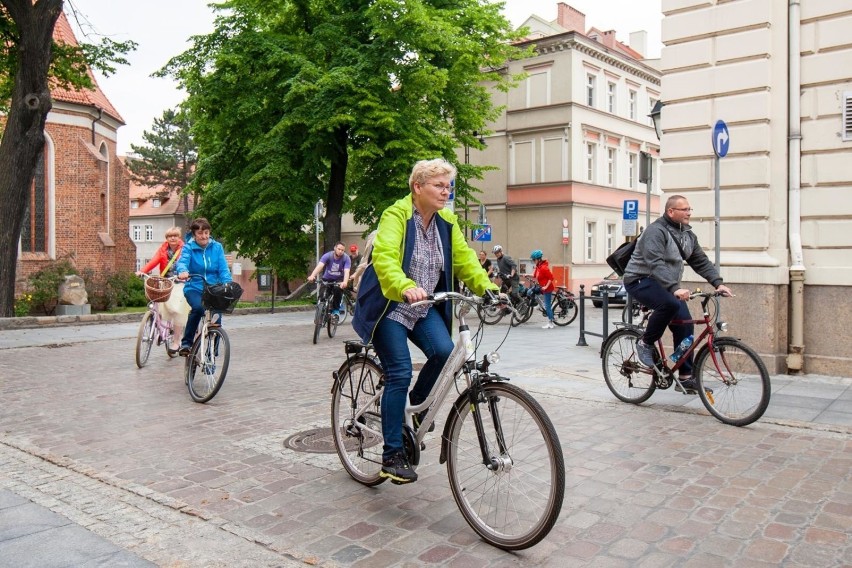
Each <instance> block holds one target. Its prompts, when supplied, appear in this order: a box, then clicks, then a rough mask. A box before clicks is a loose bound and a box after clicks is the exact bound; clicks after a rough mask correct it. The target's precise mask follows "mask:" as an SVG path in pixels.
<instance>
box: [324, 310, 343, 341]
mask: <svg viewBox="0 0 852 568" xmlns="http://www.w3.org/2000/svg"><path fill="white" fill-rule="evenodd" d="M341 311H342V312H343V315H342V316H338V315H336V314H332V313H331V312H329V314H328V317H327V318H326V322H325V325H326V329H327V330H328V336H329V337H330V338H331V337H334V335H335V334H336V333H337V326H338V325H339V324H340V318H341V317H346V310H341Z"/></svg>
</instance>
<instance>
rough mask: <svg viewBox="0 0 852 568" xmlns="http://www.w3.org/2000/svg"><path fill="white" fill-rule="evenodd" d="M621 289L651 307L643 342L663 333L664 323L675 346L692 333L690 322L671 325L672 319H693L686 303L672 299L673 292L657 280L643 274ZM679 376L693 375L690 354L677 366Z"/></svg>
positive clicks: (650, 340)
mask: <svg viewBox="0 0 852 568" xmlns="http://www.w3.org/2000/svg"><path fill="white" fill-rule="evenodd" d="M624 288H625V290H627V293H628V294H630V296H631V297H632V298H633V299H635V300H637V301H639V302H641V303H642V305H643V306H645V307H647V308H651V309H652V310H654V313H652V314H651V317H650V318H648V325H647V327H646V328H645V334H644V335H643V336H642V341H644V342H645V344H646V345H654V344H655V343H656V342H657V340H659V339H660V338H661V337H662V336H663V333H665V331H666V326H668V328H669V329H670V330H671V332H672V338H673V339H674V348H675V349H677V346H678V345H680V342H681V341H683V340H684V339H685V338H686V337H688V336H689V335H692V334H693V332H694V330H695V326H694V325H692V324H691V323H688V324H680V325H670V322H671V321H672V320H673V319H679V320H688V319H692V315H691V314H690V313H689V308H688V307H687V305H686V302H684V301H683V300H678V299H677V298H675V296H674V294H672V293H671V292H669V291H668V290H666V289H665V288H663V287H662V286H661V285H660V283H659V282H657V281H656V280H654V279H653V278H648V277H646V278H641V279H639V280H637V281H636V282H631V283H630V284H625V285H624ZM680 375H681V376H687V375H692V354H690V355H689V357H688V358H687V360H685V361H684V362H683V364H682V365H681V366H680Z"/></svg>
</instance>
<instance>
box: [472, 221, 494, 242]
mask: <svg viewBox="0 0 852 568" xmlns="http://www.w3.org/2000/svg"><path fill="white" fill-rule="evenodd" d="M471 238H472V240H474V241H479V242H490V241H491V225H479V226H477V227H474V228H473V234H472V235H471Z"/></svg>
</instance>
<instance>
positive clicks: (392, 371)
mask: <svg viewBox="0 0 852 568" xmlns="http://www.w3.org/2000/svg"><path fill="white" fill-rule="evenodd" d="M409 339H410V340H411V342H412V343H414V345H416V346H417V347H418V348H419V349H420V350H421V351H422V352H423V354H424V355H426V357H427V361H426V364H425V365H423V368H422V369H421V370H420V374H419V375H418V377H417V382H416V383H414V388H413V389H412V390H411V394H410V395H409V399H410V400H411V404H413V405H417V404H420V403H422V402H423V401H424V400H426V397H428V396H429V393H430V392H431V391H432V387H433V386H434V385H435V381H436V380H437V379H438V375H439V374H440V373H441V369H443V367H444V363H446V362H447V359H448V358H449V357H450V354H451V353H452V352H453V340H452V338H451V337H450V333H449V331H447V326H446V325H445V324H444V320H443V319H442V318H441V315H440V314H439V313H438V311H437V310H434V309H430V310H429V311H428V312H426V317H425V318H423V319H421V320H419V321H418V322H417V323H416V324H414V329H412V330H411V331H408V329H406V327H405V326H404V325H402V324H401V323H399V322H395V321H393V320H390V319H388V318H387V317H385V318H383V319H382V320H381V321H380V322H379V324H378V325H377V326H376V332H375V334H374V335H373V347H374V348H375V350H376V354H377V355H378V356H379V360H380V361H381V363H382V370H384V373H385V390H384V393H383V394H382V435H383V436H384V438H385V444H384V447H383V452H382V457H383V458H384V459H388V458H390V457H391V456H393V454H395V453H396V452H398V451H402V449H403V446H402V425H403V421H404V420H405V402H406V395H407V393H408V386H409V385H410V384H411V377H412V374H413V370H412V369H413V367H412V365H411V353H410V352H409V350H408V340H409Z"/></svg>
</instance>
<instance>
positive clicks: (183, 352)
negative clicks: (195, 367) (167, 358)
mask: <svg viewBox="0 0 852 568" xmlns="http://www.w3.org/2000/svg"><path fill="white" fill-rule="evenodd" d="M189 350H190V348H189V347H186V346H184V345H181V346H180V349H179V350H178V355H180V356H181V357H188V356H189Z"/></svg>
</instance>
